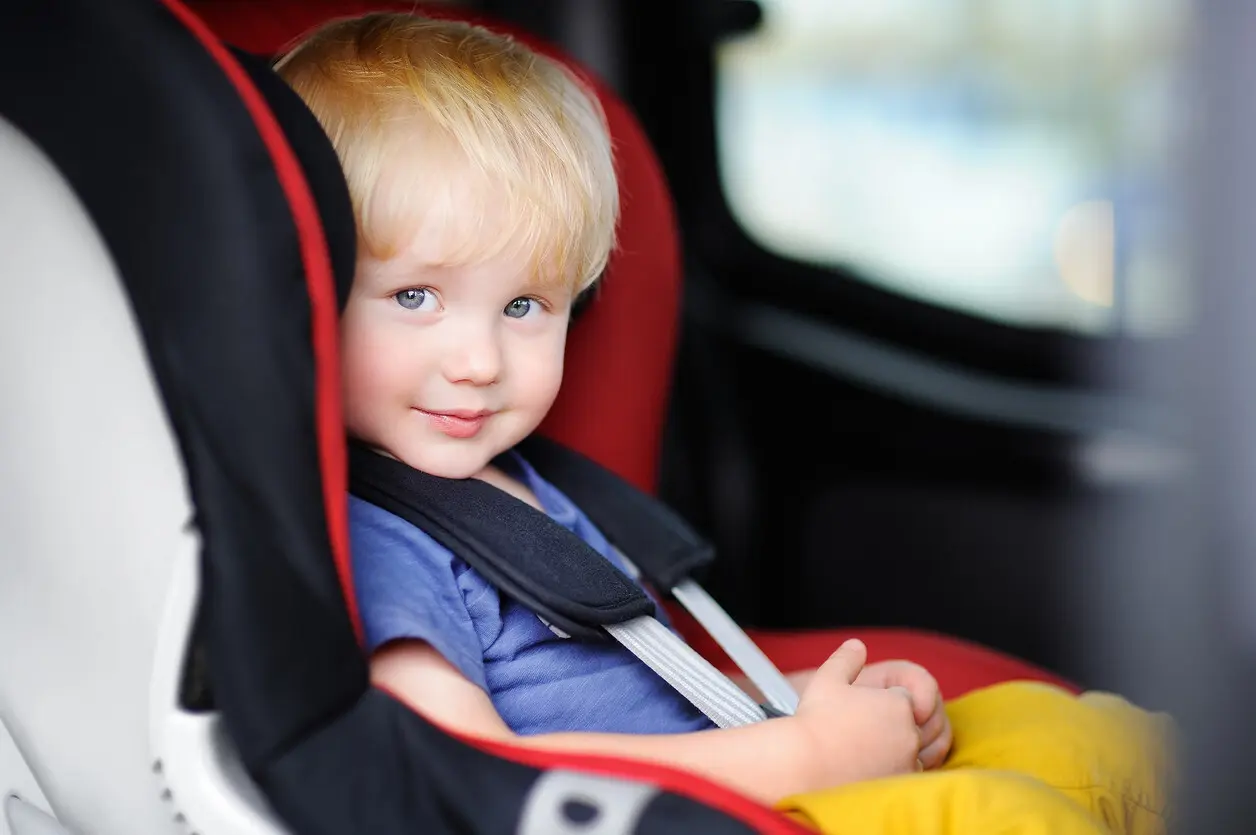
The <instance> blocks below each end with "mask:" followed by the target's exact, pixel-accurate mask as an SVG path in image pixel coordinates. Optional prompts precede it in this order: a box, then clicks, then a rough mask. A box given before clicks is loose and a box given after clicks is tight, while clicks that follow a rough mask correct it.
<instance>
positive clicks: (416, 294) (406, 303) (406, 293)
mask: <svg viewBox="0 0 1256 835" xmlns="http://www.w3.org/2000/svg"><path fill="white" fill-rule="evenodd" d="M428 295H430V294H429V293H428V291H427V290H423V289H416V288H411V289H409V290H402V291H401V292H400V293H397V294H396V295H394V296H393V298H394V299H396V300H397V304H399V305H401V306H402V307H404V308H405V309H406V310H418V309H419V308H421V307H422V306H423V302H425V301H427V297H428Z"/></svg>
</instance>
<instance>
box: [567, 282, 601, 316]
mask: <svg viewBox="0 0 1256 835" xmlns="http://www.w3.org/2000/svg"><path fill="white" fill-rule="evenodd" d="M601 287H602V276H598V277H597V278H595V279H594V280H593V283H592V284H590V285H589V286H588V287H586V288H584V289H583V290H581V291H580V294H579V295H578V296H576V300H575V301H573V302H572V303H571V318H569V319H568V320H567V325H568V327H570V326H571V324H572V323H574V322H575V321H576V319H579V318H580V316H581V315H582V314H583V313H584V312H585V311H586V310H588V309H589V305H591V304H592V303H593V302H594V301H595V300H596V298H597V294H598V293H599V292H600V290H601Z"/></svg>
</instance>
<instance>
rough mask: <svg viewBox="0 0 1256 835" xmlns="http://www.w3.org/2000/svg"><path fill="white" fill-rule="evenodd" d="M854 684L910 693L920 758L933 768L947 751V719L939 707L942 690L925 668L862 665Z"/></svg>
mask: <svg viewBox="0 0 1256 835" xmlns="http://www.w3.org/2000/svg"><path fill="white" fill-rule="evenodd" d="M855 684H857V685H860V686H864V687H876V688H879V689H882V690H885V689H888V688H891V687H901V688H904V689H906V690H907V692H908V693H910V694H911V703H912V711H913V713H914V715H915V718H916V725H917V726H918V727H919V728H920V761H921V763H923V764H924V767H925V768H936V767H938V766H940V765H941V764H942V763H943V762H944V761H945V760H946V755H947V754H948V753H950V750H951V740H952V734H951V721H950V720H949V719H948V718H947V716H946V710H945V709H944V708H943V706H942V691H941V690H939V689H938V682H937V679H935V678H934V677H933V676H932V675H930V673H929V671H928V670H926V669H925V668H924V667H922V666H920V665H919V664H913V663H912V662H910V661H879V662H877V663H876V664H869V665H868V666H866V667H864V668H863V670H862V672H860V673H859V676H858V677H857V678H856V679H855Z"/></svg>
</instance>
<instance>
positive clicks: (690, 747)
mask: <svg viewBox="0 0 1256 835" xmlns="http://www.w3.org/2000/svg"><path fill="white" fill-rule="evenodd" d="M866 657H867V651H866V650H865V649H864V647H863V645H862V644H861V643H859V642H858V641H850V642H847V643H846V644H844V645H843V646H842V647H841V648H840V649H839V650H838V651H837V652H836V653H834V654H833V656H832V657H831V658H830V659H829V661H828V662H826V663H825V664H824V665H823V666H822V667H821V668H820V669H819V670H818V671H817V672H816V674H815V677H814V678H813V680H812V682H811V684H810V686H809V687H808V688H807V690H806V691H805V692H804V693H803V696H802V702H801V704H800V705H799V708H798V713H797V715H795V716H792V717H786V718H780V719H772V720H770V721H766V722H762V723H759V724H755V725H749V726H746V727H741V728H733V729H728V730H711V731H701V732H697V733H690V734H666V735H656V734H606V733H555V734H541V735H537V736H518V735H516V734H515V733H514V732H513V731H511V730H510V728H509V727H507V725H506V723H505V722H504V721H502V718H501V717H500V716H499V715H498V713H497V711H496V709H495V708H494V707H493V703H492V701H491V700H490V699H489V697H488V695H487V694H485V692H484V691H483V690H481V689H480V688H479V687H477V686H476V685H475V684H472V683H471V682H470V681H468V680H467V679H466V678H465V677H463V675H462V674H461V673H460V672H458V670H457V669H456V668H455V667H454V666H453V665H451V664H450V663H449V662H448V661H446V660H445V659H444V657H443V656H441V655H440V653H438V652H436V651H435V650H434V649H432V648H431V647H430V646H429V645H427V644H425V643H422V642H419V641H404V642H398V643H395V644H391V645H388V646H386V647H384V648H382V649H381V650H380V651H378V652H377V653H376V654H375V656H374V657H373V658H372V660H371V678H372V680H373V681H375V682H376V683H377V684H379V685H381V686H383V687H385V688H386V689H388V690H389V691H390V692H392V693H394V694H395V695H396V696H397V697H398V698H401V699H402V700H404V701H405V702H406V703H407V704H409V705H410V706H411V707H413V708H414V709H415V710H417V711H419V712H421V713H423V714H424V715H425V716H427V717H428V718H429V719H431V720H432V721H433V722H436V723H437V724H440V725H443V726H445V727H447V728H449V729H450V730H452V731H455V732H458V733H462V734H465V735H468V736H476V737H482V738H488V739H497V740H503V741H510V742H512V743H514V744H516V745H524V746H531V747H536V748H547V749H564V750H573V751H583V752H589V753H601V754H611V755H615V756H626V757H634V758H639V759H646V760H654V761H657V762H661V763H666V764H668V765H672V766H677V767H679V768H683V769H687V770H689V771H694V772H697V773H699V774H702V775H704V776H706V777H708V778H710V779H713V780H717V781H719V782H722V783H725V784H727V785H729V786H731V787H733V788H735V789H737V790H738V791H740V792H742V793H743V794H747V795H749V796H751V797H754V798H756V799H758V800H759V801H761V802H763V803H774V802H776V801H778V800H780V799H781V798H783V797H786V796H787V795H791V794H796V793H800V792H806V791H815V790H819V789H824V788H829V787H832V786H837V785H841V784H843V783H849V782H854V781H856V780H864V779H871V778H873V777H881V776H887V775H890V774H898V773H904V772H908V771H912V770H913V769H914V768H916V767H917V765H918V763H917V759H916V753H917V750H918V749H919V734H918V732H917V729H916V723H915V720H914V718H913V715H912V708H911V701H910V699H909V698H907V697H906V693H905V691H902V690H901V689H898V688H895V689H889V690H883V689H873V688H867V687H854V686H852V684H851V682H853V681H854V679H855V677H856V676H857V675H858V673H859V671H860V669H861V668H862V667H863V663H864V660H865V659H866Z"/></svg>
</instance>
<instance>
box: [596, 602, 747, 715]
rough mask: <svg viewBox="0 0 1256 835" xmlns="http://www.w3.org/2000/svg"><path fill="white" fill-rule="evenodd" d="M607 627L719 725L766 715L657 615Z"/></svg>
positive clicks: (618, 639) (613, 636) (638, 656)
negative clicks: (656, 616)
mask: <svg viewBox="0 0 1256 835" xmlns="http://www.w3.org/2000/svg"><path fill="white" fill-rule="evenodd" d="M604 628H605V629H606V631H607V632H609V633H610V635H611V637H612V638H614V639H615V640H616V641H619V642H620V643H621V644H623V645H624V647H625V648H627V650H628V651H629V652H631V653H632V654H633V655H635V656H637V658H639V659H640V660H641V661H642V663H644V664H645V665H646V666H647V667H649V668H650V669H651V670H654V672H656V673H658V674H659V676H660V677H661V678H662V679H663V680H664V681H666V682H667V683H668V684H670V685H671V686H672V687H673V688H674V689H675V690H676V691H677V692H678V693H680V695H682V696H684V697H685V698H686V699H688V700H689V701H690V702H691V703H692V704H693V706H694V707H696V708H698V710H700V711H702V712H703V713H704V714H706V716H707V718H708V719H710V720H711V721H712V722H714V723H715V724H716V725H717V726H719V727H721V728H736V727H739V726H741V725H753V724H754V723H755V722H762V721H763V720H764V719H765V718H766V714H765V713H764V711H763V708H761V707H760V706H759V705H757V704H755V702H754V699H752V698H750V697H749V696H748V695H746V692H745V691H744V690H742V689H741V688H740V687H738V686H737V685H736V684H733V682H732V681H730V680H729V678H728V676H726V675H724V674H723V673H721V672H720V671H719V670H717V669H715V667H714V666H712V665H711V662H709V661H707V660H706V659H705V658H703V657H702V656H701V655H699V654H698V653H697V652H696V651H695V650H694V649H693V648H692V647H691V646H689V645H688V644H686V643H685V642H684V641H682V640H681V639H680V638H679V637H677V635H676V633H675V632H673V631H672V630H670V629H668V628H667V627H666V626H664V625H663V624H662V623H661V622H660V621H659V620H658V619H657V618H651V617H640V618H633V619H632V620H630V621H625V622H624V623H612V624H608V625H607V626H605V627H604Z"/></svg>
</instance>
